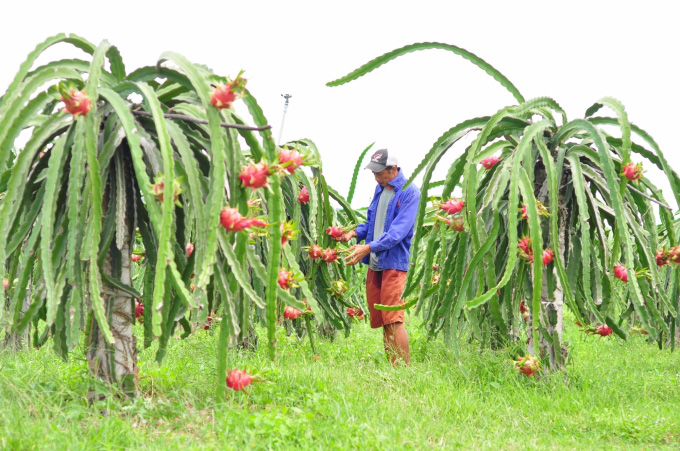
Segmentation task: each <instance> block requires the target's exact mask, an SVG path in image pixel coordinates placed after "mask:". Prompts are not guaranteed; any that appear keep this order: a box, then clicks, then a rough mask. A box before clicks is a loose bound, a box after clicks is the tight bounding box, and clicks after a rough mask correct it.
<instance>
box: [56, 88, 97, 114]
mask: <svg viewBox="0 0 680 451" xmlns="http://www.w3.org/2000/svg"><path fill="white" fill-rule="evenodd" d="M60 91H61V101H62V102H64V105H65V106H66V108H64V111H65V112H67V113H71V114H72V115H74V116H87V113H89V112H90V110H91V109H92V101H91V100H90V98H89V97H88V96H87V93H86V92H85V90H82V91H76V90H75V89H60Z"/></svg>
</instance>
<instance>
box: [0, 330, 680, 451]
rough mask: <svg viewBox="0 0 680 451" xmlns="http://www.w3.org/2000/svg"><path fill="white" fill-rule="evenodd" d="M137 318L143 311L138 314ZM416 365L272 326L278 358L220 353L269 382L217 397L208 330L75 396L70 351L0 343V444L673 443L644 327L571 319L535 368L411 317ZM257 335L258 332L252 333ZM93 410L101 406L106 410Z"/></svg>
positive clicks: (671, 418)
mask: <svg viewBox="0 0 680 451" xmlns="http://www.w3.org/2000/svg"><path fill="white" fill-rule="evenodd" d="M138 327H139V326H138ZM409 333H410V335H411V343H412V360H413V364H412V366H410V367H408V368H396V369H393V368H391V367H390V366H389V365H388V364H387V363H386V361H385V358H384V354H383V352H382V351H381V345H382V339H381V335H380V331H373V330H371V329H369V328H368V326H360V327H357V328H355V329H353V333H352V335H351V336H350V337H349V338H344V337H340V336H339V337H338V338H337V339H336V340H335V342H330V341H324V340H318V341H319V343H318V346H319V352H320V358H319V359H318V361H317V360H316V359H315V358H314V356H313V355H312V354H311V351H310V349H309V343H308V342H307V341H306V340H305V341H304V342H301V341H299V340H298V339H297V338H295V337H293V336H291V337H287V336H286V335H285V333H284V331H283V330H280V331H279V336H278V340H279V353H278V359H277V361H276V362H275V363H271V362H270V361H269V360H268V359H267V356H266V349H265V347H264V346H260V348H259V350H258V351H257V352H254V353H253V352H248V351H230V354H229V363H228V367H229V368H243V367H246V368H248V369H250V370H257V371H258V372H259V373H260V374H261V375H262V376H263V377H264V378H266V379H267V380H268V381H269V382H268V383H262V384H256V385H254V386H251V387H249V388H250V390H249V391H250V394H249V395H246V394H243V393H236V392H231V391H230V392H229V393H228V397H227V401H226V403H224V404H223V405H220V406H215V404H214V400H215V377H216V376H215V375H216V358H215V357H216V354H217V349H216V346H217V331H211V332H203V331H200V333H198V334H197V335H196V336H194V337H191V338H189V339H187V340H185V341H181V340H175V341H173V342H172V343H171V348H170V349H169V351H168V354H167V356H166V360H165V362H164V364H163V366H162V367H158V365H157V364H156V363H155V362H154V361H153V356H154V351H155V350H154V349H153V348H152V349H148V350H144V351H142V352H140V356H139V366H140V376H141V380H140V392H141V396H140V397H139V398H138V399H136V400H135V401H133V402H130V403H127V404H121V403H119V402H118V401H115V400H109V401H105V402H100V403H98V404H96V405H94V406H89V405H88V403H87V392H88V388H89V387H90V384H91V380H90V379H89V376H88V373H87V366H86V362H85V361H84V360H83V359H82V355H83V354H82V351H80V352H78V351H76V352H75V353H74V354H73V358H72V360H71V361H70V362H69V363H65V362H63V361H61V360H59V359H58V358H57V357H56V356H55V355H54V353H53V352H52V350H51V349H50V348H49V346H46V347H44V348H42V349H40V350H30V351H25V352H22V353H19V354H15V355H14V354H9V353H4V354H0V449H69V450H72V449H88V450H90V449H129V448H134V449H241V448H255V449H268V448H272V449H290V448H305V449H334V448H341V449H347V448H350V449H352V448H364V449H368V448H371V449H384V448H387V449H403V448H411V449H422V448H445V449H450V448H465V449H470V448H484V449H498V448H503V449H525V448H539V449H564V448H568V449H577V448H578V449H584V448H585V449H609V448H615V449H616V448H619V449H650V448H652V447H653V448H675V449H677V448H678V447H680V409H678V406H680V391H679V390H678V389H677V387H678V384H679V382H680V366H679V365H678V363H679V360H678V359H679V357H678V354H677V353H673V354H672V353H670V352H669V351H659V350H658V348H657V347H655V346H653V345H650V344H647V343H645V342H644V340H643V338H642V337H640V336H633V337H631V339H630V340H629V341H628V342H622V341H620V340H616V339H613V338H611V339H599V338H594V337H584V336H583V335H582V333H581V332H579V331H577V330H568V331H567V337H566V338H567V339H568V340H569V341H570V342H571V344H570V351H571V361H570V363H569V365H568V368H567V373H566V374H565V373H556V374H551V375H548V376H546V377H543V378H542V379H540V380H538V381H536V380H533V379H527V378H525V377H523V376H521V375H518V373H517V372H516V371H515V369H514V368H513V365H512V362H511V360H510V357H509V351H507V350H506V351H489V350H481V349H480V348H479V346H478V345H476V344H469V345H462V357H463V360H464V363H465V366H466V371H461V369H460V367H459V366H458V364H457V363H456V362H455V359H454V358H453V356H452V354H451V352H450V350H449V349H447V348H446V347H445V346H444V344H442V342H441V340H436V341H432V342H428V341H427V340H426V337H425V336H424V335H423V333H422V332H421V331H420V329H419V328H417V327H415V326H410V327H409ZM263 342H264V341H263V337H261V343H263ZM102 412H105V413H106V415H102Z"/></svg>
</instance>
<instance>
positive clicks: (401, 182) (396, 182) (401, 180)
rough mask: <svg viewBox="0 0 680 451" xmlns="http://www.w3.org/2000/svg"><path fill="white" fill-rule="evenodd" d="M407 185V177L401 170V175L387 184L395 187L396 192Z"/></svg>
mask: <svg viewBox="0 0 680 451" xmlns="http://www.w3.org/2000/svg"><path fill="white" fill-rule="evenodd" d="M405 183H406V177H404V174H403V173H402V172H401V169H399V173H398V174H397V176H396V177H395V178H393V179H392V180H390V181H389V182H387V184H388V185H390V186H393V187H394V189H395V190H400V189H401V187H402V186H404V184H405Z"/></svg>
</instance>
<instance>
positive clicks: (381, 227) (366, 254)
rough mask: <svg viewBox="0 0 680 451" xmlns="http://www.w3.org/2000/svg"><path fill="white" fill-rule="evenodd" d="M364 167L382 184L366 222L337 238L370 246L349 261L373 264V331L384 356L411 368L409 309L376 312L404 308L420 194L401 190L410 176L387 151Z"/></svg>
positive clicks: (369, 281) (369, 292)
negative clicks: (377, 306) (386, 307)
mask: <svg viewBox="0 0 680 451" xmlns="http://www.w3.org/2000/svg"><path fill="white" fill-rule="evenodd" d="M365 169H369V170H371V171H372V172H373V175H374V176H375V181H376V182H378V186H376V188H375V194H374V195H373V201H372V202H371V205H370V207H368V214H367V222H366V224H359V225H358V226H357V228H356V229H355V230H352V231H351V232H347V233H345V234H343V235H342V236H341V237H340V238H337V240H338V241H349V240H350V239H352V238H354V237H356V239H357V243H359V242H361V241H365V243H366V244H355V245H354V246H352V247H350V250H352V253H351V254H349V255H348V256H347V257H345V263H346V264H348V265H356V264H357V263H359V262H360V261H361V262H363V263H365V264H367V265H368V268H369V269H368V273H367V276H366V298H367V300H368V306H369V309H370V314H371V327H372V328H374V329H375V328H378V327H382V328H383V335H384V342H385V352H386V353H387V356H388V358H389V359H390V361H391V362H392V364H393V365H396V364H397V363H398V360H399V359H400V358H401V359H403V360H404V362H405V363H406V364H407V365H408V364H409V363H410V352H409V343H408V334H407V333H406V328H405V327H404V311H403V310H396V311H385V310H376V309H375V307H374V305H375V304H383V305H402V304H403V300H402V299H401V293H402V292H403V291H404V284H405V283H406V271H407V270H408V262H409V249H410V248H411V237H413V226H414V224H415V222H416V215H417V212H418V201H419V200H420V190H419V189H418V187H416V186H415V185H413V184H410V185H409V186H408V187H407V188H406V189H403V190H402V187H403V186H404V184H405V183H406V177H404V174H403V173H402V172H401V169H400V168H399V166H398V162H397V158H396V157H395V156H394V155H392V154H391V153H390V152H389V151H388V150H387V149H382V150H378V151H376V152H375V153H374V154H373V155H372V156H371V162H370V163H369V164H368V166H366V168H365Z"/></svg>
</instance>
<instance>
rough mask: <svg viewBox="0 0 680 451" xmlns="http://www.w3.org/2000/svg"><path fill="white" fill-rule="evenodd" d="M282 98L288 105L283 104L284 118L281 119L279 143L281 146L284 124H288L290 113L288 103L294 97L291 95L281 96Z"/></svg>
mask: <svg viewBox="0 0 680 451" xmlns="http://www.w3.org/2000/svg"><path fill="white" fill-rule="evenodd" d="M281 97H283V98H284V99H286V103H284V104H283V117H282V118H281V129H280V130H279V139H278V141H277V142H278V143H279V145H281V136H282V135H283V124H284V123H285V122H286V112H287V111H288V102H289V100H290V98H291V97H293V96H292V95H290V94H281Z"/></svg>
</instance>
